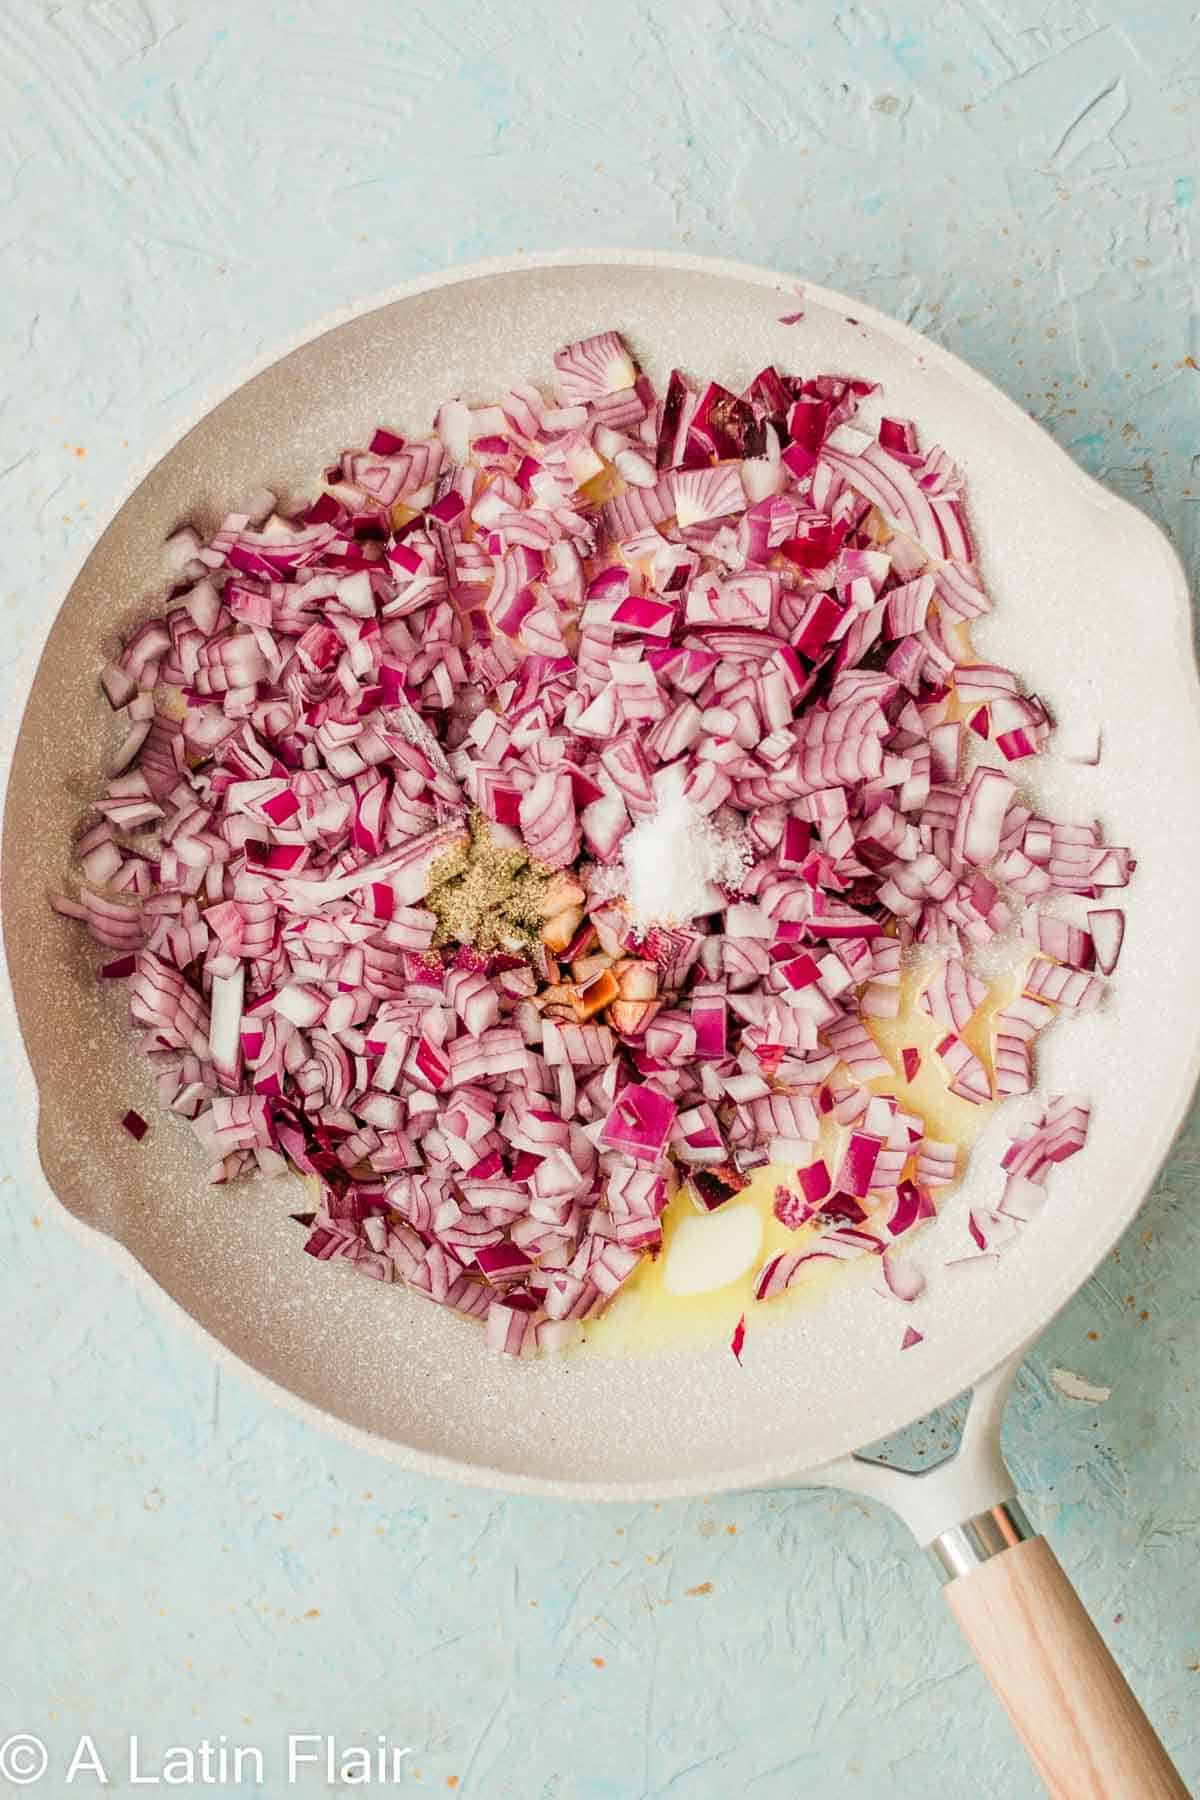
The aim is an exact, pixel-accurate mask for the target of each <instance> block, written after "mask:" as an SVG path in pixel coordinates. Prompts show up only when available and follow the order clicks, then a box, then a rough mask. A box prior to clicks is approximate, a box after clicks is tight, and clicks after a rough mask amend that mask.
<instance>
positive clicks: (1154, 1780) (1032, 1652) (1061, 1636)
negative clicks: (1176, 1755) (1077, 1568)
mask: <svg viewBox="0 0 1200 1800" xmlns="http://www.w3.org/2000/svg"><path fill="white" fill-rule="evenodd" d="M944 1591H945V1595H946V1600H947V1602H948V1604H949V1607H950V1611H951V1612H952V1613H953V1614H954V1617H955V1618H956V1619H957V1620H958V1623H959V1625H960V1626H961V1628H962V1631H963V1635H964V1636H965V1638H966V1640H967V1642H968V1643H969V1644H970V1646H971V1648H972V1650H973V1651H974V1652H975V1655H976V1656H977V1657H978V1658H979V1662H980V1664H981V1666H982V1668H983V1671H984V1673H985V1675H986V1676H987V1678H988V1680H989V1681H990V1682H991V1684H992V1686H993V1687H994V1688H995V1690H996V1693H997V1695H998V1696H999V1698H1000V1699H1001V1700H1002V1701H1003V1703H1004V1706H1005V1707H1006V1708H1007V1711H1008V1716H1009V1718H1010V1719H1011V1720H1012V1722H1013V1724H1014V1726H1015V1727H1016V1729H1017V1732H1018V1733H1019V1735H1020V1737H1021V1739H1022V1741H1023V1742H1024V1744H1025V1747H1026V1749H1027V1750H1028V1752H1029V1755H1030V1757H1031V1758H1032V1760H1033V1763H1034V1765H1035V1766H1036V1768H1037V1771H1038V1773H1039V1775H1040V1776H1041V1778H1042V1780H1043V1781H1044V1782H1045V1784H1046V1787H1047V1789H1048V1790H1049V1792H1050V1793H1051V1794H1052V1795H1053V1796H1054V1800H1189V1797H1188V1790H1187V1788H1186V1787H1185V1786H1184V1785H1183V1782H1182V1781H1181V1780H1180V1778H1179V1773H1178V1771H1177V1769H1176V1768H1175V1765H1174V1764H1173V1763H1172V1761H1171V1759H1170V1757H1169V1756H1168V1755H1167V1753H1166V1751H1165V1750H1164V1749H1163V1747H1162V1745H1161V1744H1160V1743H1159V1741H1158V1738H1157V1737H1156V1736H1155V1734H1154V1730H1153V1728H1152V1727H1151V1724H1150V1721H1149V1720H1148V1719H1147V1717H1146V1715H1145V1713H1144V1712H1143V1711H1142V1709H1141V1707H1140V1706H1139V1705H1138V1703H1137V1701H1136V1700H1135V1698H1134V1696H1133V1693H1132V1691H1131V1690H1130V1688H1129V1686H1128V1684H1127V1682H1126V1680H1125V1677H1124V1676H1123V1675H1122V1673H1121V1671H1120V1669H1118V1667H1117V1665H1116V1663H1115V1662H1114V1661H1113V1659H1112V1657H1111V1655H1110V1654H1109V1651H1108V1647H1107V1646H1106V1644H1105V1642H1104V1640H1103V1638H1102V1637H1101V1636H1100V1633H1099V1632H1098V1631H1097V1630H1096V1627H1095V1626H1094V1625H1093V1624H1092V1621H1091V1619H1090V1618H1089V1617H1088V1615H1087V1613H1086V1612H1085V1611H1084V1608H1083V1604H1082V1602H1081V1601H1080V1598H1079V1596H1078V1594H1077V1593H1076V1592H1075V1589H1074V1588H1073V1587H1072V1586H1071V1583H1070V1582H1069V1581H1068V1580H1067V1577H1066V1576H1065V1575H1064V1573H1063V1571H1062V1568H1061V1566H1060V1565H1059V1562H1058V1559H1057V1557H1056V1556H1055V1554H1054V1552H1053V1550H1051V1548H1050V1546H1049V1544H1048V1543H1047V1542H1046V1540H1045V1538H1040V1537H1031V1538H1028V1539H1026V1540H1025V1542H1023V1543H1017V1544H1013V1545H1012V1546H1011V1548H1009V1549H1006V1550H1004V1551H1003V1552H1002V1553H1001V1554H1000V1555H998V1556H992V1557H989V1559H988V1560H987V1561H986V1562H983V1563H981V1564H980V1565H979V1566H978V1567H977V1568H975V1569H972V1570H971V1571H970V1572H969V1573H967V1574H963V1575H959V1576H958V1577H957V1579H956V1580H954V1581H951V1582H950V1583H949V1584H948V1585H947V1587H946V1588H945V1590H944Z"/></svg>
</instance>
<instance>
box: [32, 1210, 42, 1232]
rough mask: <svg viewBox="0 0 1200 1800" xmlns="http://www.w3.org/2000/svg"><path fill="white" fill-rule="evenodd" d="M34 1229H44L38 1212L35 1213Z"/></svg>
mask: <svg viewBox="0 0 1200 1800" xmlns="http://www.w3.org/2000/svg"><path fill="white" fill-rule="evenodd" d="M33 1229H34V1230H35V1231H40V1230H41V1229H42V1221H41V1220H40V1219H39V1218H38V1216H37V1214H36V1213H34V1215H33Z"/></svg>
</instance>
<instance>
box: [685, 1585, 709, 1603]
mask: <svg viewBox="0 0 1200 1800" xmlns="http://www.w3.org/2000/svg"><path fill="white" fill-rule="evenodd" d="M712 1591H713V1589H712V1582H711V1581H702V1582H701V1583H700V1586H699V1587H694V1588H687V1589H686V1590H685V1592H686V1593H687V1595H688V1597H689V1599H695V1598H696V1597H697V1596H698V1595H700V1594H711V1593H712Z"/></svg>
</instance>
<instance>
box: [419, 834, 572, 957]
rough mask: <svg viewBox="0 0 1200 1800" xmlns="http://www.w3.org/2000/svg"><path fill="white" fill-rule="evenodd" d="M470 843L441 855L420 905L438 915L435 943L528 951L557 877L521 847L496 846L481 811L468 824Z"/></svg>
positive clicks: (545, 915)
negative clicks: (532, 859)
mask: <svg viewBox="0 0 1200 1800" xmlns="http://www.w3.org/2000/svg"><path fill="white" fill-rule="evenodd" d="M468 823H469V826H470V832H471V836H470V841H469V842H468V843H465V844H460V845H456V846H455V848H454V849H453V850H448V851H447V852H446V854H445V855H444V856H440V857H439V858H438V860H437V861H436V862H435V863H434V865H433V867H432V869H431V870H430V889H429V893H428V895H427V896H426V898H425V900H424V902H423V904H424V905H425V906H427V907H428V908H429V910H430V912H433V913H436V914H437V920H438V924H437V930H436V931H435V932H434V937H433V941H434V943H435V944H471V945H473V946H474V948H475V949H477V950H512V951H521V950H529V949H531V948H532V946H533V945H534V944H535V943H536V942H537V941H538V940H539V938H540V937H541V933H542V927H543V926H544V925H545V923H546V918H547V913H546V908H545V901H546V897H547V894H548V893H549V890H550V887H551V885H552V883H553V882H554V880H555V879H556V877H555V875H554V873H553V871H552V870H550V869H543V868H542V867H541V866H540V865H539V864H537V863H533V862H531V861H530V860H529V856H528V854H527V853H526V851H525V850H524V848H522V847H521V846H520V845H516V846H509V845H506V844H497V843H496V842H494V840H493V838H492V834H491V831H490V829H489V827H488V822H487V820H486V819H485V818H484V816H483V814H482V813H480V812H472V813H471V816H470V819H469V821H468Z"/></svg>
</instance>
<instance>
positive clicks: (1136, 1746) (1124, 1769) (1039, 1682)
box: [805, 1353, 1189, 1800]
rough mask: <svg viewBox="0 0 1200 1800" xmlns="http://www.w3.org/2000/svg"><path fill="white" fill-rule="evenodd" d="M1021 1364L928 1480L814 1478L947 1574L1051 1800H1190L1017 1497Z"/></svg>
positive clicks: (978, 1397) (996, 1386) (854, 1463)
mask: <svg viewBox="0 0 1200 1800" xmlns="http://www.w3.org/2000/svg"><path fill="white" fill-rule="evenodd" d="M1020 1362H1021V1353H1018V1354H1017V1355H1016V1356H1014V1357H1012V1358H1010V1359H1009V1360H1008V1361H1007V1362H1005V1363H1003V1364H1001V1366H1000V1367H999V1368H998V1369H996V1370H994V1371H993V1373H992V1374H990V1375H988V1376H986V1377H985V1378H984V1379H983V1380H982V1381H980V1382H978V1383H977V1384H976V1387H975V1391H974V1394H973V1396H972V1400H971V1406H970V1410H969V1412H968V1414H967V1418H966V1421H965V1423H964V1426H963V1432H962V1441H961V1443H960V1445H959V1448H958V1451H957V1453H956V1454H955V1455H954V1456H953V1457H951V1458H950V1459H949V1461H947V1462H944V1463H941V1464H940V1465H938V1466H937V1467H935V1468H930V1469H926V1470H925V1471H923V1472H922V1473H921V1474H917V1475H910V1474H906V1473H904V1472H903V1471H901V1470H900V1469H896V1468H888V1467H881V1466H880V1465H879V1464H878V1463H873V1462H867V1461H864V1460H862V1459H860V1458H858V1457H854V1456H844V1457H839V1459H838V1460H837V1461H836V1462H833V1463H828V1464H826V1465H825V1467H824V1468H822V1469H819V1470H816V1471H814V1472H813V1473H812V1474H810V1475H808V1476H806V1478H805V1479H806V1480H807V1481H808V1482H810V1483H812V1484H815V1485H820V1486H824V1487H840V1488H848V1489H850V1490H851V1491H853V1492H857V1493H860V1494H866V1495H868V1496H869V1497H870V1498H871V1499H873V1500H880V1501H882V1502H883V1503H884V1505H885V1506H889V1507H891V1509H892V1511H893V1512H896V1513H898V1514H899V1515H900V1517H901V1518H902V1519H903V1521H904V1523H905V1524H906V1525H907V1526H908V1527H909V1528H910V1530H911V1531H912V1533H913V1535H914V1536H915V1537H916V1539H917V1542H918V1543H919V1544H921V1545H923V1546H924V1547H925V1548H926V1549H928V1551H929V1552H930V1555H931V1556H932V1557H933V1558H934V1560H935V1562H937V1564H938V1565H939V1567H940V1568H941V1570H942V1573H943V1576H944V1577H945V1579H946V1587H945V1595H946V1601H947V1604H948V1606H949V1608H950V1611H951V1612H952V1613H953V1615H954V1617H955V1619H956V1620H957V1621H958V1624H959V1626H960V1628H961V1630H962V1632H963V1635H964V1637H965V1638H966V1640H967V1642H968V1644H970V1646H971V1649H972V1650H973V1651H974V1652H975V1655H976V1656H977V1658H978V1659H979V1663H980V1667H981V1668H982V1669H983V1672H984V1674H985V1675H986V1676H987V1678H988V1680H989V1681H990V1682H991V1684H992V1687H993V1688H994V1689H995V1692H996V1694H997V1696H998V1698H999V1699H1000V1701H1001V1703H1002V1704H1003V1706H1004V1707H1005V1709H1006V1710H1007V1712H1008V1716H1009V1718H1010V1719H1011V1720H1012V1723H1013V1725H1014V1727H1015V1728H1016V1731H1017V1734H1018V1736H1019V1737H1020V1738H1021V1740H1022V1742H1023V1743H1024V1745H1025V1748H1026V1750H1027V1751H1028V1753H1029V1755H1030V1758H1031V1759H1032V1761H1033V1763H1034V1766H1035V1767H1036V1769H1037V1771H1038V1773H1039V1775H1040V1776H1041V1778H1042V1780H1043V1782H1044V1783H1045V1785H1046V1787H1047V1789H1048V1791H1049V1793H1050V1794H1051V1795H1052V1796H1053V1797H1054V1800H1189V1796H1188V1790H1187V1788H1186V1787H1185V1786H1184V1784H1183V1782H1182V1781H1181V1779H1180V1777H1179V1774H1178V1771H1177V1770H1176V1768H1175V1766H1174V1764H1173V1763H1172V1761H1171V1759H1170V1757H1169V1756H1168V1755H1167V1752H1166V1750H1165V1749H1164V1748H1163V1746H1162V1744H1161V1743H1160V1741H1159V1739H1158V1737H1157V1736H1156V1735H1155V1732H1154V1729H1153V1727H1152V1726H1151V1724H1150V1721H1149V1720H1148V1719H1147V1717H1146V1715H1145V1713H1144V1712H1143V1711H1142V1709H1141V1707H1140V1705H1139V1704H1138V1701H1137V1699H1136V1698H1135V1696H1134V1694H1133V1692H1132V1690H1131V1689H1130V1687H1129V1685H1128V1683H1127V1682H1126V1680H1125V1677H1124V1676H1123V1675H1122V1673H1121V1671H1120V1669H1119V1668H1118V1667H1117V1665H1116V1663H1115V1662H1114V1660H1113V1658H1112V1655H1111V1653H1110V1652H1109V1650H1108V1647H1107V1645H1106V1644H1105V1642H1104V1640H1103V1638H1102V1637H1101V1636H1100V1633H1099V1632H1098V1631H1097V1630H1096V1627H1095V1625H1094V1624H1093V1623H1092V1621H1091V1619H1090V1618H1089V1617H1088V1614H1087V1612H1086V1610H1085V1608H1084V1606H1083V1603H1082V1601H1081V1600H1080V1598H1079V1596H1078V1594H1077V1593H1076V1592H1075V1590H1074V1588H1073V1587H1072V1586H1071V1583H1070V1581H1069V1580H1068V1579H1067V1576H1066V1575H1065V1574H1064V1572H1063V1569H1062V1567H1061V1565H1060V1564H1059V1562H1058V1559H1057V1557H1056V1556H1055V1554H1054V1552H1053V1550H1051V1548H1050V1546H1049V1544H1048V1543H1047V1542H1046V1540H1045V1538H1043V1537H1039V1536H1037V1535H1036V1534H1035V1533H1034V1531H1033V1528H1032V1527H1031V1525H1030V1523H1029V1521H1028V1519H1027V1518H1026V1517H1025V1514H1024V1513H1023V1511H1022V1510H1021V1507H1020V1505H1019V1504H1018V1503H1017V1501H1016V1499H1015V1498H1014V1485H1013V1480H1012V1477H1011V1475H1010V1474H1009V1472H1008V1470H1007V1468H1006V1467H1005V1464H1004V1459H1003V1457H1002V1456H1001V1454H1000V1421H1001V1419H1002V1417H1003V1413H1004V1406H1005V1402H1006V1401H1007V1399H1008V1394H1009V1390H1010V1389H1011V1387H1012V1383H1013V1380H1014V1378H1015V1376H1016V1372H1017V1369H1018V1367H1019V1366H1020Z"/></svg>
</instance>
